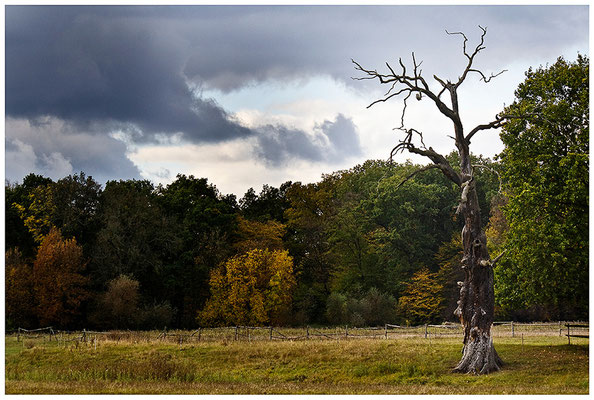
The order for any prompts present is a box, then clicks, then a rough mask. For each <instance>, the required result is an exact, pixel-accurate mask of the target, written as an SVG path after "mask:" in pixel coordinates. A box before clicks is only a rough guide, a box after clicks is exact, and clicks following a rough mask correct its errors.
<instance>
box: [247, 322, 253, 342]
mask: <svg viewBox="0 0 594 400" xmlns="http://www.w3.org/2000/svg"><path fill="white" fill-rule="evenodd" d="M247 331H248V342H251V341H252V335H251V332H250V327H249V326H248V327H247Z"/></svg>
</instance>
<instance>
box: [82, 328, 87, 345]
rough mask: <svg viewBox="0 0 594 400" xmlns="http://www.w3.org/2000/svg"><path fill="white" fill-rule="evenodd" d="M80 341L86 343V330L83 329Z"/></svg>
mask: <svg viewBox="0 0 594 400" xmlns="http://www.w3.org/2000/svg"><path fill="white" fill-rule="evenodd" d="M82 341H83V342H85V343H86V342H87V330H86V329H83V336H82Z"/></svg>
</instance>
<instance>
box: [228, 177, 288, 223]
mask: <svg viewBox="0 0 594 400" xmlns="http://www.w3.org/2000/svg"><path fill="white" fill-rule="evenodd" d="M291 185H292V183H291V182H290V181H288V182H285V183H283V184H282V185H280V187H278V188H275V187H273V186H269V185H264V186H263V187H262V191H261V192H260V194H259V195H257V194H256V192H255V191H254V189H253V188H250V189H248V191H247V192H246V193H245V195H244V196H243V198H241V199H240V200H239V208H240V210H241V213H242V215H243V216H244V217H245V218H247V219H250V220H257V221H260V222H264V221H268V220H271V219H272V220H275V221H278V222H282V223H284V222H286V219H285V210H286V209H287V208H289V201H288V200H287V190H289V188H290V187H291Z"/></svg>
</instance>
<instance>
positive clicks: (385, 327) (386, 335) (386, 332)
mask: <svg viewBox="0 0 594 400" xmlns="http://www.w3.org/2000/svg"><path fill="white" fill-rule="evenodd" d="M384 339H386V340H387V339H388V324H386V325H385V326H384Z"/></svg>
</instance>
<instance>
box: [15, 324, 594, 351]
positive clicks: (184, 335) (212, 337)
mask: <svg viewBox="0 0 594 400" xmlns="http://www.w3.org/2000/svg"><path fill="white" fill-rule="evenodd" d="M564 329H567V334H565V336H567V338H568V341H569V343H570V344H571V339H570V338H571V337H578V338H588V337H589V325H588V323H584V322H562V321H558V322H547V323H541V322H539V323H519V322H514V321H498V322H495V323H493V328H492V330H491V334H492V336H494V337H509V336H511V337H515V336H516V335H519V334H521V335H522V337H523V336H524V335H527V336H530V335H533V336H545V335H546V336H552V335H555V336H557V335H558V336H560V337H561V336H562V334H563V330H564ZM6 334H7V335H9V336H16V339H17V341H24V340H25V339H39V338H42V339H43V340H44V341H45V340H47V341H55V342H58V343H60V344H64V345H65V344H66V343H68V342H77V343H81V342H82V343H92V344H95V345H96V344H97V342H107V341H111V342H120V341H132V342H134V343H139V342H143V343H151V342H155V341H159V342H166V343H175V344H179V345H180V346H181V345H182V344H187V343H196V342H208V341H248V342H252V341H263V340H268V341H275V340H276V341H278V340H280V341H293V340H345V339H348V340H350V339H398V338H403V337H424V338H425V339H427V338H432V337H433V338H439V337H456V336H462V335H463V327H462V325H460V324H455V323H445V324H441V325H434V324H426V325H419V326H401V325H394V324H385V325H384V326H383V327H382V326H377V327H352V326H343V327H316V328H312V327H309V326H307V327H302V328H286V327H272V326H267V327H262V326H228V327H213V328H206V327H205V328H198V329H196V330H193V331H180V330H170V331H168V330H166V329H165V330H163V331H130V330H125V331H122V330H119V331H107V332H103V331H89V330H86V329H83V330H82V331H68V330H57V329H53V328H52V327H46V328H38V329H30V330H27V329H23V328H18V329H16V330H14V331H12V332H6Z"/></svg>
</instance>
